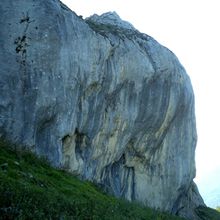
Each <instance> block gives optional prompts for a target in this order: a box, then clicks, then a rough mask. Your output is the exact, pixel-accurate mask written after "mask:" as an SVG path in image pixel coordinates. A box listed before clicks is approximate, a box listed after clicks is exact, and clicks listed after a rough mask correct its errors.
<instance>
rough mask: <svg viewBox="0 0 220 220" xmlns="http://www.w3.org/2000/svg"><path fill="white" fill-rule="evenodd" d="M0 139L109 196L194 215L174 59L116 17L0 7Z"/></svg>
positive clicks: (59, 8) (183, 99) (5, 2)
mask: <svg viewBox="0 0 220 220" xmlns="http://www.w3.org/2000/svg"><path fill="white" fill-rule="evenodd" d="M0 13H1V17H0V19H1V20H0V28H1V29H0V30H1V31H0V47H1V48H0V64H1V77H0V94H1V97H0V135H1V137H3V138H6V139H9V140H11V141H13V142H15V143H18V144H20V145H22V146H25V147H26V148H27V149H30V150H31V151H33V152H35V153H37V154H38V155H43V156H46V157H47V158H48V159H49V160H50V161H51V163H52V164H53V165H54V166H57V167H60V166H61V167H64V168H66V169H68V170H70V171H72V172H75V173H78V174H79V175H80V176H81V177H82V178H85V179H88V180H91V181H93V182H96V183H97V184H100V185H102V186H103V187H104V188H105V189H106V190H107V191H108V192H110V193H112V194H114V195H115V196H117V197H123V198H126V199H128V200H136V201H140V202H141V203H143V204H145V205H148V206H151V207H155V208H159V209H162V210H166V211H169V212H172V213H175V214H179V215H182V216H186V217H188V218H193V219H196V216H194V211H193V207H196V206H198V205H203V201H202V199H201V197H200V195H199V193H198V191H197V189H196V186H195V185H194V183H193V178H194V176H195V162H194V156H195V146H196V138H197V137H196V126H195V116H194V95H193V90H192V87H191V83H190V79H189V77H188V76H187V74H186V72H185V70H184V68H183V67H182V66H181V64H180V63H179V61H178V59H177V58H176V56H175V55H174V54H173V53H172V52H171V51H169V50H168V49H167V48H165V47H163V46H161V45H160V44H159V43H157V42H156V41H155V40H154V39H153V38H151V37H149V36H147V35H145V34H142V33H140V32H138V31H137V30H136V29H135V28H133V26H132V25H131V24H129V23H128V22H124V21H122V20H121V19H120V18H119V16H118V15H117V14H116V13H106V14H104V15H102V16H97V15H94V16H92V17H90V18H88V19H86V20H85V21H84V20H83V19H82V18H81V17H78V16H77V15H76V14H75V13H74V12H72V11H71V10H69V9H68V8H67V7H66V6H65V5H63V4H62V3H61V2H60V1H58V0H38V1H35V0H17V1H13V0H2V1H1V3H0Z"/></svg>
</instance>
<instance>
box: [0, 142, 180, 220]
mask: <svg viewBox="0 0 220 220" xmlns="http://www.w3.org/2000/svg"><path fill="white" fill-rule="evenodd" d="M0 219H41V220H43V219H94V220H95V219H102V220H105V219H109V220H110V219H114V220H117V219H132V220H136V219H143V220H180V219H181V218H179V217H176V216H171V215H169V214H166V213H161V212H158V211H156V210H152V209H150V208H146V207H142V206H140V205H138V204H134V203H129V202H127V201H124V200H120V199H116V198H114V197H112V196H109V195H107V194H105V193H103V192H102V190H100V189H99V188H98V187H96V186H94V185H93V184H92V183H90V182H85V181H80V180H79V179H78V178H77V177H75V176H74V175H71V174H69V173H67V172H65V171H62V170H57V169H54V168H52V167H51V166H50V165H49V164H48V163H47V162H46V161H45V160H43V159H39V158H36V157H35V156H34V155H33V154H31V153H28V152H25V153H21V152H18V151H14V150H12V148H9V147H8V144H6V143H4V142H2V141H0Z"/></svg>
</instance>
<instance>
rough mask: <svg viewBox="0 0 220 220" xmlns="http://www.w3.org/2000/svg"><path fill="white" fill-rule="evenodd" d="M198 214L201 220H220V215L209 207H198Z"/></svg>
mask: <svg viewBox="0 0 220 220" xmlns="http://www.w3.org/2000/svg"><path fill="white" fill-rule="evenodd" d="M196 212H197V214H198V215H199V217H200V218H201V220H220V213H219V212H218V211H217V210H215V209H211V208H209V207H198V208H197V209H196Z"/></svg>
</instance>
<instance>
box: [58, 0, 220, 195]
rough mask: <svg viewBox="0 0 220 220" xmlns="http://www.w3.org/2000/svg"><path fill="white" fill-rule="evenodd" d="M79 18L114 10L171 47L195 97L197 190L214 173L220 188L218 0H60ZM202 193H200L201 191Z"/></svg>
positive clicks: (219, 19) (142, 30) (219, 24)
mask: <svg viewBox="0 0 220 220" xmlns="http://www.w3.org/2000/svg"><path fill="white" fill-rule="evenodd" d="M62 2H64V3H65V4H66V5H67V6H68V7H70V8H71V9H72V10H73V11H75V12H76V13H77V14H78V15H82V16H83V17H84V18H85V17H88V16H90V15H92V14H94V13H96V14H102V13H104V12H108V11H116V12H117V13H118V15H119V16H120V17H121V18H122V19H123V20H126V21H129V22H130V23H131V24H133V26H134V27H135V28H136V29H138V30H139V31H141V32H143V33H146V34H148V35H150V36H152V37H153V38H154V39H155V40H157V41H158V42H159V43H161V44H162V45H164V46H166V47H168V48H169V49H170V50H172V51H173V52H174V53H175V54H176V55H177V57H178V58H179V60H180V62H181V63H182V64H183V66H184V67H185V69H186V71H187V73H188V75H189V76H190V78H191V81H192V85H193V88H194V93H195V99H196V119H197V133H198V143H197V150H196V166H197V177H196V182H197V184H198V186H199V189H200V190H204V188H206V187H212V186H211V185H210V184H209V185H205V183H204V182H205V180H207V178H209V175H210V174H212V176H213V173H214V178H215V179H213V181H215V184H216V182H217V183H218V182H219V187H220V146H219V145H220V133H219V131H220V129H219V126H220V105H219V99H218V98H219V96H220V78H219V75H218V74H219V73H220V66H219V63H220V61H219V57H220V56H219V53H220V28H219V27H220V6H219V5H220V2H219V0H135V1H133V0H127V1H125V0H80V1H76V0H62ZM201 193H202V192H201Z"/></svg>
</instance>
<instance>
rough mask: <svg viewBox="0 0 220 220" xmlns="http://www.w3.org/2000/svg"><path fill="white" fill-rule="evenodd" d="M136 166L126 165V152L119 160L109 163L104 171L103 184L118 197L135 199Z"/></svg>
mask: <svg viewBox="0 0 220 220" xmlns="http://www.w3.org/2000/svg"><path fill="white" fill-rule="evenodd" d="M134 175H135V174H134V168H133V167H128V166H126V158H125V154H122V156H121V157H120V159H119V160H118V161H115V162H114V163H113V164H111V165H108V166H107V167H105V169H104V170H103V172H102V176H101V178H102V184H101V185H102V186H104V190H105V191H107V192H108V193H111V194H113V195H115V196H116V197H122V198H126V199H128V200H130V201H132V200H134V199H135V181H134V179H135V178H134Z"/></svg>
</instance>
